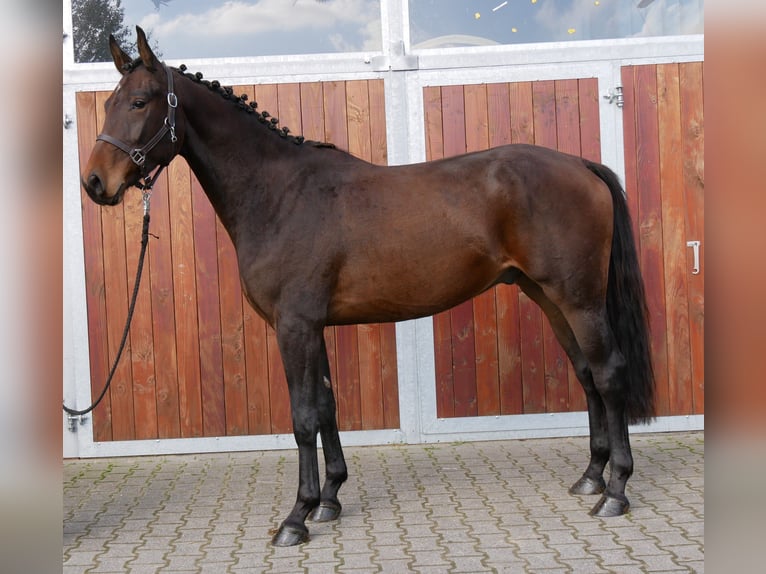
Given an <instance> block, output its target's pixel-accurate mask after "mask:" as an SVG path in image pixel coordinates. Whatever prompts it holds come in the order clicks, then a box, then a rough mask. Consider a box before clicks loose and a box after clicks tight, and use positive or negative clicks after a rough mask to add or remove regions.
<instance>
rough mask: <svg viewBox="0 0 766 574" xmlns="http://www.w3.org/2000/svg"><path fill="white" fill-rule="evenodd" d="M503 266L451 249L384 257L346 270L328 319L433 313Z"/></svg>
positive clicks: (490, 280) (479, 287) (480, 286)
mask: <svg viewBox="0 0 766 574" xmlns="http://www.w3.org/2000/svg"><path fill="white" fill-rule="evenodd" d="M503 271H504V268H503V266H501V265H499V264H498V263H497V262H496V261H494V260H492V259H491V258H488V257H487V256H486V255H478V254H475V253H473V254H470V253H463V254H460V253H456V252H455V251H452V252H450V250H448V249H447V250H441V251H440V252H439V253H438V254H434V255H432V256H431V257H428V258H412V257H408V258H407V259H406V260H402V259H388V260H385V259H383V260H380V264H379V265H375V266H372V267H370V268H369V269H368V270H367V271H366V272H362V273H359V272H356V273H353V272H350V270H349V271H347V272H346V273H344V274H341V276H340V278H339V281H338V284H337V288H336V290H335V293H334V295H333V297H332V299H331V304H330V309H329V322H330V323H335V324H354V323H383V322H390V321H404V320H408V319H415V318H418V317H425V316H429V315H433V314H435V313H439V312H441V311H444V310H445V309H449V308H451V307H454V306H455V305H458V304H460V303H462V302H463V301H466V300H468V299H470V298H471V297H474V296H475V295H478V294H479V293H482V292H483V291H485V290H486V289H488V288H489V287H491V286H492V285H494V284H495V283H496V282H497V280H498V277H500V276H501V275H502V273H503Z"/></svg>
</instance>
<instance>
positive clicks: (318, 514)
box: [309, 502, 341, 522]
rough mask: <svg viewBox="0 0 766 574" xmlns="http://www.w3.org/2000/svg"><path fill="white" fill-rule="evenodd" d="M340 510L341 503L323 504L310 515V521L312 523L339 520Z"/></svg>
mask: <svg viewBox="0 0 766 574" xmlns="http://www.w3.org/2000/svg"><path fill="white" fill-rule="evenodd" d="M340 510H341V505H340V502H322V503H320V504H319V506H317V507H316V508H315V509H314V510H313V511H312V512H311V514H309V520H311V521H312V522H330V521H332V520H337V519H338V517H339V516H340Z"/></svg>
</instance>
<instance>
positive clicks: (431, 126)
mask: <svg viewBox="0 0 766 574" xmlns="http://www.w3.org/2000/svg"><path fill="white" fill-rule="evenodd" d="M423 107H424V110H423V111H424V115H425V124H426V126H425V130H426V159H427V160H428V161H432V160H435V159H441V158H443V157H444V140H443V129H442V92H441V88H439V87H438V86H426V87H424V88H423Z"/></svg>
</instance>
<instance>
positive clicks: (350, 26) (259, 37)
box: [72, 0, 381, 62]
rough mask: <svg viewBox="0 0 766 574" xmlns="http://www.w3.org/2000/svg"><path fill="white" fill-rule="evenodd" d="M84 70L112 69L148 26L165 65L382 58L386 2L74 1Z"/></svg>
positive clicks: (75, 33) (77, 46)
mask: <svg viewBox="0 0 766 574" xmlns="http://www.w3.org/2000/svg"><path fill="white" fill-rule="evenodd" d="M72 21H73V22H72V23H73V42H74V47H75V61H76V62H106V61H111V59H112V58H111V55H110V54H109V46H108V38H109V34H114V36H115V37H116V38H117V39H118V40H119V41H120V44H121V45H122V46H123V47H126V49H127V47H130V46H131V45H132V44H134V43H135V36H136V35H135V26H136V25H139V26H141V27H142V28H143V29H144V30H145V31H146V33H147V35H148V37H149V42H150V44H151V45H152V47H156V48H157V52H158V55H161V57H163V58H172V59H178V58H225V57H239V56H271V55H287V54H315V53H326V52H361V51H379V50H380V49H381V37H380V28H381V25H380V0H72Z"/></svg>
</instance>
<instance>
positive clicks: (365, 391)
mask: <svg viewBox="0 0 766 574" xmlns="http://www.w3.org/2000/svg"><path fill="white" fill-rule="evenodd" d="M356 331H357V338H358V342H359V380H360V388H359V403H360V404H359V410H360V416H361V428H362V429H364V430H369V429H382V428H383V427H384V417H383V379H382V377H383V372H382V370H381V365H380V360H381V349H380V325H378V324H370V325H359V326H357V327H356Z"/></svg>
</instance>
